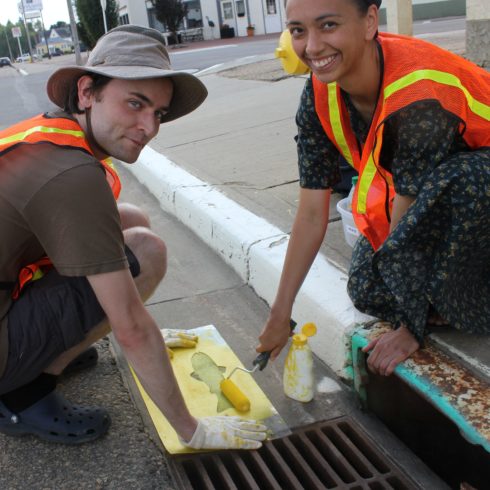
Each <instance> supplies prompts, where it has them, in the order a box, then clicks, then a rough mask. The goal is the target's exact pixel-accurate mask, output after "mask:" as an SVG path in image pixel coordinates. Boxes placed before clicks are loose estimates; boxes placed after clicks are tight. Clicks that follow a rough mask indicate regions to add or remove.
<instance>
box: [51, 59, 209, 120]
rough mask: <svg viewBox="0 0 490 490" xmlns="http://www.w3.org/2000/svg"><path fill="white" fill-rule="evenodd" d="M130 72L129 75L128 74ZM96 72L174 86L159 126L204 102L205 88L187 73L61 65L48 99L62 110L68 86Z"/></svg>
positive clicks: (53, 78) (206, 93) (123, 67)
mask: <svg viewBox="0 0 490 490" xmlns="http://www.w3.org/2000/svg"><path fill="white" fill-rule="evenodd" d="M128 72H130V73H128ZM87 73H96V74H98V75H104V76H107V77H110V78H117V79H121V80H144V79H148V78H170V79H171V80H172V82H173V85H174V91H173V95H172V100H171V101H170V107H169V111H168V113H167V114H166V115H165V117H163V118H162V123H164V122H169V121H173V120H174V119H178V118H179V117H182V116H185V115H186V114H189V113H190V112H192V111H193V110H195V109H197V108H198V107H199V106H200V105H201V104H202V103H203V102H204V100H205V99H206V97H207V95H208V91H207V89H206V87H205V85H204V84H203V83H202V82H201V81H200V80H199V79H198V78H197V77H195V76H194V75H191V74H190V73H186V72H181V71H174V70H162V69H161V68H153V67H149V66H131V67H127V66H105V67H101V68H97V67H92V66H65V67H63V68H59V69H58V70H56V71H55V72H54V73H53V74H52V75H51V76H50V77H49V79H48V82H47V87H46V88H47V92H48V97H49V98H50V100H51V101H52V102H54V103H55V104H56V105H57V106H58V107H61V108H64V105H65V101H66V96H67V95H68V92H69V90H70V88H71V86H72V84H73V83H74V82H75V81H76V80H77V79H78V78H79V77H81V76H82V75H85V74H87Z"/></svg>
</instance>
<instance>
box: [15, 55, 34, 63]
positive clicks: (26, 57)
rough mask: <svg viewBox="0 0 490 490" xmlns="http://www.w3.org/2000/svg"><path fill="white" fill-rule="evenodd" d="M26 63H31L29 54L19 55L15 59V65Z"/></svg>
mask: <svg viewBox="0 0 490 490" xmlns="http://www.w3.org/2000/svg"><path fill="white" fill-rule="evenodd" d="M26 61H31V55H30V54H29V53H24V54H21V55H20V56H17V58H15V62H16V63H24V62H26Z"/></svg>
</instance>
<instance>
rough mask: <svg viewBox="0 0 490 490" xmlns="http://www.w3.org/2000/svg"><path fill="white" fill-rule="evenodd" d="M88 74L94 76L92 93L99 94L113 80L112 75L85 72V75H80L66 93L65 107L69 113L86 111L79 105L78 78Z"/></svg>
mask: <svg viewBox="0 0 490 490" xmlns="http://www.w3.org/2000/svg"><path fill="white" fill-rule="evenodd" d="M84 75H88V76H89V77H90V78H92V81H93V85H92V93H93V94H98V93H100V92H101V91H102V89H103V88H104V87H105V86H106V85H107V84H108V83H109V82H110V81H111V80H112V78H110V77H106V76H104V75H97V74H96V73H84V74H83V75H80V77H78V78H77V79H76V80H75V81H74V82H73V84H72V86H71V87H70V90H69V91H68V94H67V95H66V98H65V103H64V107H63V109H64V110H65V111H66V112H67V113H68V114H83V113H84V112H85V111H83V110H80V108H79V107H78V102H79V101H78V80H79V79H80V78H81V77H82V76H84Z"/></svg>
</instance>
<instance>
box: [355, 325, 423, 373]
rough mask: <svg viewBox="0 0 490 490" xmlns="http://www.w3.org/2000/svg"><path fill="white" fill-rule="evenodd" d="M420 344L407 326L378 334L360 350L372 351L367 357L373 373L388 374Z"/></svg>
mask: <svg viewBox="0 0 490 490" xmlns="http://www.w3.org/2000/svg"><path fill="white" fill-rule="evenodd" d="M419 347H420V345H419V343H418V342H417V340H415V337H414V336H413V335H412V333H411V332H410V330H408V328H407V327H400V328H398V329H397V330H393V331H391V332H387V333H385V334H383V335H380V336H379V337H378V338H377V339H374V340H372V341H371V342H369V344H368V345H366V347H364V348H363V349H362V350H363V352H369V351H370V350H371V349H372V352H371V353H370V354H369V357H368V359H367V364H368V368H369V370H370V371H372V372H373V373H375V374H381V375H382V376H389V375H390V374H391V373H392V372H393V371H394V370H395V368H396V366H397V365H398V364H399V363H400V362H403V361H404V360H405V359H408V358H409V357H410V356H411V355H412V354H413V353H414V352H415V351H417V350H418V349H419Z"/></svg>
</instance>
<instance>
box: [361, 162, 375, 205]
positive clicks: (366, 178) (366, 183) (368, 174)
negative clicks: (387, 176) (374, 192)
mask: <svg viewBox="0 0 490 490" xmlns="http://www.w3.org/2000/svg"><path fill="white" fill-rule="evenodd" d="M376 171H377V170H376V165H375V164H374V160H373V155H372V154H370V155H369V159H368V161H367V162H366V166H365V167H364V170H363V172H362V175H361V176H360V179H359V182H358V184H357V186H358V189H357V212H358V213H359V214H364V213H365V212H366V209H367V195H368V192H369V188H370V187H371V182H372V181H373V179H374V176H375V175H376Z"/></svg>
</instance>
